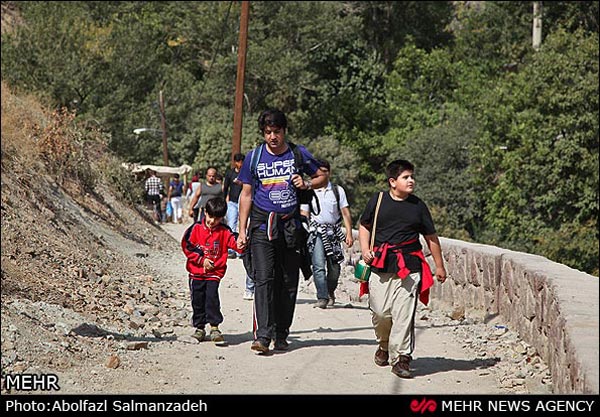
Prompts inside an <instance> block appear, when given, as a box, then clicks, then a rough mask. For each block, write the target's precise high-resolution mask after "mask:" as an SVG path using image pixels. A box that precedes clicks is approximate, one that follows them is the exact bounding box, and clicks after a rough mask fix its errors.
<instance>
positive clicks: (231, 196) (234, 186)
mask: <svg viewBox="0 0 600 417" xmlns="http://www.w3.org/2000/svg"><path fill="white" fill-rule="evenodd" d="M243 163H244V154H242V153H237V154H235V155H234V156H233V165H234V166H233V168H228V169H227V171H225V177H224V179H223V194H225V199H226V200H227V224H228V225H229V227H231V230H233V231H234V232H237V231H238V214H239V208H238V203H239V199H240V192H241V191H242V183H241V182H240V181H238V178H237V177H238V175H239V173H240V169H241V168H242V164H243ZM235 256H237V255H236V254H235V252H233V251H230V253H229V257H235ZM243 298H244V300H253V299H254V281H253V280H252V278H250V275H248V274H246V283H245V290H244V297H243Z"/></svg>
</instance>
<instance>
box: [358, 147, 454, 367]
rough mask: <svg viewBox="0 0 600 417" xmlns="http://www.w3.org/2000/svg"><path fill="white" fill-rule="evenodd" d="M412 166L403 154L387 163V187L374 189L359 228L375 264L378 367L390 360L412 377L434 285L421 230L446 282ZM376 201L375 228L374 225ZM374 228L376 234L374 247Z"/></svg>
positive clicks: (372, 297)
mask: <svg viewBox="0 0 600 417" xmlns="http://www.w3.org/2000/svg"><path fill="white" fill-rule="evenodd" d="M414 170H415V168H414V166H413V164H412V163H410V162H409V161H406V160H402V159H398V160H395V161H393V162H391V163H390V164H388V166H387V167H386V175H387V182H388V187H389V189H388V190H387V191H385V192H383V191H382V192H378V193H376V194H374V195H373V196H372V197H371V199H370V200H369V201H368V202H367V205H366V207H365V210H364V211H363V213H362V215H361V217H360V226H359V231H358V238H359V242H360V249H361V252H362V259H363V260H364V261H365V262H366V263H367V264H370V265H371V277H370V278H369V282H368V293H369V308H370V309H371V320H372V323H373V327H374V330H375V336H376V338H377V343H378V347H377V351H376V352H375V357H374V361H375V364H376V365H378V366H387V365H389V364H391V365H392V373H393V374H395V375H397V376H399V377H401V378H410V377H411V373H410V361H411V359H412V358H411V354H412V352H413V350H414V347H415V313H416V309H417V301H418V300H419V299H420V300H421V302H422V303H424V304H427V303H428V302H429V289H430V288H431V286H432V285H433V275H432V273H431V269H430V268H429V264H428V263H427V261H426V260H425V256H424V255H423V250H422V247H421V243H420V240H419V236H420V235H423V237H424V238H425V241H426V242H427V246H428V247H429V250H430V251H431V255H432V257H433V260H434V262H435V276H436V278H437V280H438V281H439V282H440V283H443V282H444V281H446V269H445V267H444V259H443V257H442V248H441V245H440V240H439V238H438V236H437V234H436V231H435V226H434V224H433V220H432V218H431V214H430V212H429V209H428V208H427V205H426V204H425V203H424V202H423V201H422V200H421V199H419V198H418V197H417V196H415V195H414V194H413V192H414V187H415V177H414ZM378 201H380V203H381V204H380V207H379V213H378V215H377V223H376V225H375V228H376V230H372V226H373V224H374V222H375V218H374V217H375V212H376V207H377V202H378ZM371 233H375V242H374V245H373V250H372V251H371V250H370V249H369V242H370V239H371Z"/></svg>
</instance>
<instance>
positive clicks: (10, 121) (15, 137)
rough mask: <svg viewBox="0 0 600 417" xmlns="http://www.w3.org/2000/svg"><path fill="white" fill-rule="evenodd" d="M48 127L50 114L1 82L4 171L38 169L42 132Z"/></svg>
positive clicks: (30, 98)
mask: <svg viewBox="0 0 600 417" xmlns="http://www.w3.org/2000/svg"><path fill="white" fill-rule="evenodd" d="M47 125H48V114H47V113H46V112H45V111H44V109H43V108H42V106H41V105H40V102H39V100H38V99H37V98H36V97H34V96H32V95H16V94H14V93H13V91H11V89H10V88H9V87H8V85H6V83H5V82H4V81H2V170H3V171H4V170H5V169H15V168H17V167H18V166H21V167H23V168H26V169H25V170H28V169H31V168H34V167H38V168H39V164H38V163H37V161H38V160H39V157H40V150H39V148H38V146H37V141H38V138H37V137H36V134H35V132H39V131H40V130H42V129H44V128H45V127H46V126H47Z"/></svg>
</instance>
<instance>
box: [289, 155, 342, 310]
mask: <svg viewBox="0 0 600 417" xmlns="http://www.w3.org/2000/svg"><path fill="white" fill-rule="evenodd" d="M319 166H320V168H321V172H323V173H324V174H325V176H326V177H327V184H326V185H325V186H324V187H321V188H316V189H315V190H314V191H315V196H316V198H317V200H318V205H316V204H315V203H316V202H315V201H311V203H310V204H303V205H301V206H300V213H301V214H302V215H304V216H305V217H306V218H307V219H309V230H310V235H309V237H308V249H309V252H310V253H311V259H312V272H313V277H314V278H313V279H314V283H315V287H316V289H317V304H316V307H319V308H327V307H328V306H329V307H333V305H334V304H335V289H336V288H337V286H338V280H339V277H340V271H341V266H340V264H341V263H342V262H344V251H343V249H342V246H341V242H345V243H346V245H347V246H348V247H351V246H352V244H353V243H354V239H353V238H352V216H351V215H350V209H349V205H348V200H347V198H346V191H345V190H344V189H343V188H342V187H341V186H339V185H337V184H332V183H331V181H330V178H331V166H330V164H329V162H328V161H326V160H324V159H321V160H319ZM342 220H343V221H344V228H345V229H346V231H345V233H344V231H342V228H341V224H342Z"/></svg>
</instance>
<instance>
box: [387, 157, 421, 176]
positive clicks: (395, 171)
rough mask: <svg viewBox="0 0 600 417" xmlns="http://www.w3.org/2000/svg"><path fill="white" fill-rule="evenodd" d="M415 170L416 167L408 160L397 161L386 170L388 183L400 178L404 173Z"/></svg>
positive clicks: (391, 163)
mask: <svg viewBox="0 0 600 417" xmlns="http://www.w3.org/2000/svg"><path fill="white" fill-rule="evenodd" d="M414 170H415V166H414V165H413V164H411V163H410V162H408V161H407V160H406V159H396V160H395V161H392V162H390V163H389V164H388V166H387V167H386V168H385V175H387V178H386V181H388V180H389V179H390V178H394V179H396V178H398V175H400V174H401V173H402V172H403V171H413V172H414Z"/></svg>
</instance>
